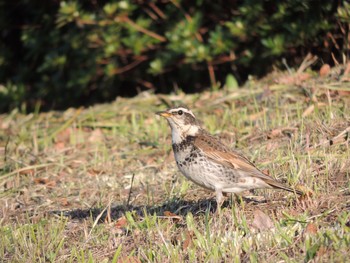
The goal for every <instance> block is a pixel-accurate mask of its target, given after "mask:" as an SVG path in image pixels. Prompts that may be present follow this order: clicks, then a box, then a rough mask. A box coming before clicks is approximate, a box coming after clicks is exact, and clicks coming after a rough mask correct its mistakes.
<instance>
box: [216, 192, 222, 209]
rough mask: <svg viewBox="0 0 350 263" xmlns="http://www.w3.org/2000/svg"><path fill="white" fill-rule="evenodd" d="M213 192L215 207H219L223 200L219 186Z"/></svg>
mask: <svg viewBox="0 0 350 263" xmlns="http://www.w3.org/2000/svg"><path fill="white" fill-rule="evenodd" d="M215 194H216V205H217V209H221V206H222V204H223V202H224V196H223V194H222V190H221V189H220V188H217V189H215Z"/></svg>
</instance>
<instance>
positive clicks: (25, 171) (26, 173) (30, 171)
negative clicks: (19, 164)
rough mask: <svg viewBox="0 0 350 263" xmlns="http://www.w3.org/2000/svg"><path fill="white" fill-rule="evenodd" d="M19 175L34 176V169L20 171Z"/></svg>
mask: <svg viewBox="0 0 350 263" xmlns="http://www.w3.org/2000/svg"><path fill="white" fill-rule="evenodd" d="M19 174H21V175H34V169H26V170H21V171H20V172H19Z"/></svg>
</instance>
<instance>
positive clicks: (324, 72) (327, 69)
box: [320, 64, 331, 77]
mask: <svg viewBox="0 0 350 263" xmlns="http://www.w3.org/2000/svg"><path fill="white" fill-rule="evenodd" d="M330 71H331V67H330V66H329V65H328V64H324V65H322V67H321V68H320V76H321V77H325V76H327V75H328V74H329V72H330Z"/></svg>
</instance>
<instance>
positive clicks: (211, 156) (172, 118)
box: [156, 106, 303, 207]
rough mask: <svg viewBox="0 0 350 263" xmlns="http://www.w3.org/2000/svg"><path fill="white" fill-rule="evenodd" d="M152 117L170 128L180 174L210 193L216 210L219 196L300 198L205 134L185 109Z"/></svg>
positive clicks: (159, 113)
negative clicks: (265, 193)
mask: <svg viewBox="0 0 350 263" xmlns="http://www.w3.org/2000/svg"><path fill="white" fill-rule="evenodd" d="M156 114H157V115H160V116H162V117H164V118H165V119H166V120H167V121H168V124H169V125H170V128H171V137H172V148H173V152H174V156H175V160H176V164H177V166H178V168H179V170H180V171H181V173H182V174H183V175H184V176H185V177H186V178H187V179H189V180H191V181H192V182H194V183H195V184H197V185H199V186H201V187H203V188H206V189H208V190H211V191H214V192H215V195H216V202H217V205H218V206H219V207H220V206H221V205H222V203H223V200H224V199H223V198H224V197H223V194H229V193H234V194H238V193H240V192H243V191H246V190H251V189H262V188H267V189H283V190H286V191H289V192H292V193H295V194H298V195H303V192H301V191H299V190H295V189H291V188H289V187H287V186H285V185H284V184H282V183H280V182H278V181H277V180H275V179H274V178H272V177H271V176H269V175H267V174H266V173H264V172H262V171H261V170H259V169H258V168H257V167H256V166H255V165H254V164H253V163H252V162H250V161H249V160H248V159H247V158H246V157H245V156H243V155H242V154H240V153H238V152H237V151H235V150H233V149H231V148H230V147H228V146H226V145H225V144H224V143H222V142H221V141H220V140H219V139H218V138H217V137H215V136H213V135H211V134H210V133H209V132H207V131H206V130H205V129H204V128H202V126H201V125H200V124H199V121H198V120H197V118H196V116H195V115H194V114H193V112H192V111H191V110H190V109H189V108H187V107H185V106H177V107H173V108H169V109H167V110H164V111H159V112H156Z"/></svg>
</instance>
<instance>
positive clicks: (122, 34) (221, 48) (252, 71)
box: [0, 0, 350, 111]
mask: <svg viewBox="0 0 350 263" xmlns="http://www.w3.org/2000/svg"><path fill="white" fill-rule="evenodd" d="M338 8H340V9H339V10H340V11H339V10H338ZM0 9H1V11H0V29H1V42H0V85H1V86H0V111H4V110H7V109H9V108H11V107H16V106H20V105H21V104H23V103H25V104H26V105H27V106H28V107H29V109H32V108H33V107H34V106H35V105H36V104H38V103H40V104H41V106H42V107H43V108H48V109H50V108H64V107H67V106H69V105H73V106H74V105H81V104H83V105H84V104H89V103H93V102H98V101H106V100H113V99H114V98H115V97H116V96H117V95H122V96H131V95H134V94H136V92H137V91H139V90H143V89H150V88H151V89H155V91H157V92H169V91H171V90H172V89H173V88H174V87H175V86H179V87H180V88H181V89H183V90H185V91H187V92H196V91H200V90H202V89H204V88H207V87H210V86H215V85H218V84H219V85H220V83H221V84H222V83H224V80H225V79H226V77H227V75H228V74H232V75H234V76H235V77H236V79H238V80H239V82H243V81H244V80H245V79H246V77H247V76H248V75H257V76H262V75H263V74H265V73H267V72H268V71H270V70H271V67H272V66H273V65H276V66H279V63H280V61H281V58H282V57H284V58H286V59H287V61H288V63H289V64H290V65H291V66H293V65H295V64H296V63H299V62H300V60H301V59H303V57H304V56H305V55H306V54H307V53H308V52H310V51H311V52H313V53H316V54H318V55H320V56H321V57H322V58H323V60H324V61H325V62H327V60H329V59H330V52H331V51H333V52H335V55H336V56H340V55H342V53H343V52H344V50H341V49H340V50H339V48H338V49H334V44H335V43H334V42H333V41H331V40H330V38H329V37H327V36H329V34H334V33H338V32H340V30H339V25H340V22H342V23H348V20H346V19H348V17H347V14H348V13H349V9H350V8H349V5H347V4H344V3H342V2H337V1H325V2H319V1H312V0H306V1H305V0H303V1H302V0H289V1H278V0H273V1H261V0H246V1H204V0H202V1H200V0H198V1H182V2H181V1H176V0H175V1H169V2H167V1H130V0H123V1H92V0H90V1H29V0H19V1H6V2H5V1H3V2H2V3H0ZM337 12H338V16H336V14H337ZM338 22H339V23H338ZM327 34H328V35H327ZM343 37H344V36H343V35H340V37H337V36H336V37H335V38H333V39H335V41H336V42H338V44H339V43H340V46H341V47H342V46H344V48H345V47H346V45H345V44H344V45H341V43H342V39H343Z"/></svg>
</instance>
